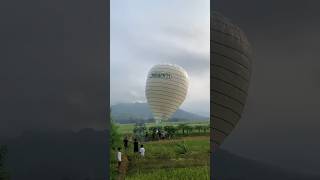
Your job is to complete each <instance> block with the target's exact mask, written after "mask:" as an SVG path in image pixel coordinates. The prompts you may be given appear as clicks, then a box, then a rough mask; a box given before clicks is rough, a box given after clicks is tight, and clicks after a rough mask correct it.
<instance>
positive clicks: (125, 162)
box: [117, 155, 129, 180]
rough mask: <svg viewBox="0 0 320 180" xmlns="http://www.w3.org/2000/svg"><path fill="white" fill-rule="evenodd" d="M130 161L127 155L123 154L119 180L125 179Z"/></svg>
mask: <svg viewBox="0 0 320 180" xmlns="http://www.w3.org/2000/svg"><path fill="white" fill-rule="evenodd" d="M128 166H129V161H128V157H127V155H124V156H123V159H122V163H121V165H120V168H119V174H118V177H117V180H124V179H125V177H126V174H127V171H128Z"/></svg>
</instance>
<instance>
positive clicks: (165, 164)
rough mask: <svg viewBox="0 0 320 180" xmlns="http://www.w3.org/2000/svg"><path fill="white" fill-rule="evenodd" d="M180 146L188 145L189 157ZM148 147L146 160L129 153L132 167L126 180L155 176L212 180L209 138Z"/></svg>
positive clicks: (195, 137) (146, 145)
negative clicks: (181, 144) (180, 149)
mask: <svg viewBox="0 0 320 180" xmlns="http://www.w3.org/2000/svg"><path fill="white" fill-rule="evenodd" d="M179 143H184V145H185V146H186V147H187V149H188V150H187V153H181V152H180V151H179V148H178V146H177V144H179ZM144 146H145V149H146V154H145V157H144V158H141V157H139V156H137V155H134V154H133V153H132V152H129V153H128V155H129V157H130V164H129V171H128V174H127V178H126V179H148V178H150V177H154V176H157V178H159V179H169V178H171V179H198V180H202V179H203V180H205V179H209V170H207V168H208V167H209V162H210V141H209V136H208V135H207V136H194V137H184V138H179V139H174V140H161V141H151V142H148V143H145V144H144ZM199 172H200V174H199ZM151 179H152V178H151Z"/></svg>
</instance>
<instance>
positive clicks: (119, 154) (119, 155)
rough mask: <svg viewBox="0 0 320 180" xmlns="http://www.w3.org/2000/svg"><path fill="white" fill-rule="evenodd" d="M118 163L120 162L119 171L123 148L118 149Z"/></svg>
mask: <svg viewBox="0 0 320 180" xmlns="http://www.w3.org/2000/svg"><path fill="white" fill-rule="evenodd" d="M117 161H118V169H119V168H120V165H121V148H120V147H119V148H118V151H117Z"/></svg>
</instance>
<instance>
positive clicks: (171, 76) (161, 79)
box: [145, 64, 189, 124]
mask: <svg viewBox="0 0 320 180" xmlns="http://www.w3.org/2000/svg"><path fill="white" fill-rule="evenodd" d="M188 85H189V80H188V74H187V72H186V71H185V70H184V69H183V68H182V67H180V66H178V65H172V64H159V65H155V66H153V67H152V68H151V70H150V71H149V73H148V77H147V83H146V90H145V93H146V98H147V101H148V104H149V107H150V109H151V111H152V113H153V117H154V119H155V121H156V123H157V124H159V123H160V122H162V121H167V120H168V119H169V118H170V117H171V115H172V114H173V113H174V112H176V110H177V109H178V108H179V106H180V105H181V104H182V103H183V101H184V100H185V98H186V96H187V92H188Z"/></svg>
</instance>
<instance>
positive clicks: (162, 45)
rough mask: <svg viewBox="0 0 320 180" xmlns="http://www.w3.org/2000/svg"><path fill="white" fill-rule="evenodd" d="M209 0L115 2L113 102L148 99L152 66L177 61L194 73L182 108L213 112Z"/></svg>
mask: <svg viewBox="0 0 320 180" xmlns="http://www.w3.org/2000/svg"><path fill="white" fill-rule="evenodd" d="M209 4H210V1H209V0H202V1H194V0H175V1H171V0H161V1H150V0H137V1H134V2H133V1H132V0H112V1H111V21H110V23H111V24H110V26H111V29H110V31H111V32H110V33H111V34H110V36H111V41H110V48H111V49H110V50H111V55H110V57H111V58H110V61H111V62H110V66H111V71H110V86H111V87H110V88H111V89H110V98H111V104H117V103H123V102H137V101H138V102H145V101H146V98H145V93H144V90H145V83H146V77H147V73H148V71H149V70H150V68H151V67H152V66H153V65H156V64H159V63H172V64H178V65H180V66H182V67H183V68H184V69H185V70H186V71H187V73H188V74H189V77H190V86H189V92H188V95H187V98H186V100H185V102H184V103H183V104H182V106H181V108H182V109H184V110H187V111H190V112H194V113H197V114H202V115H206V116H209V113H210V67H209V65H210V52H209V50H210V29H209V28H210V19H209V18H210V5H209Z"/></svg>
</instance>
